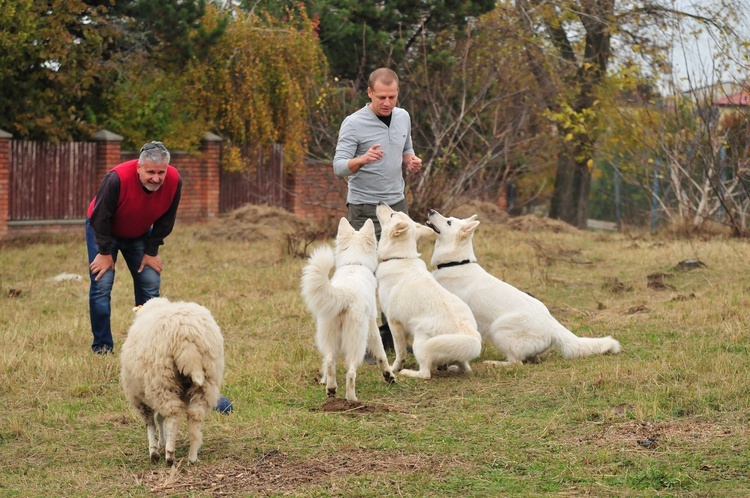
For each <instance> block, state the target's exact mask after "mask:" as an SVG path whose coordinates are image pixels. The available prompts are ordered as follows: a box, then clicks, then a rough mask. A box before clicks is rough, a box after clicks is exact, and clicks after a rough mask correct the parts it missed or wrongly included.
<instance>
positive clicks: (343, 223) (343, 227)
mask: <svg viewBox="0 0 750 498" xmlns="http://www.w3.org/2000/svg"><path fill="white" fill-rule="evenodd" d="M368 221H369V220H368ZM339 233H340V234H342V235H343V234H351V233H354V228H352V226H351V224H350V223H349V220H347V219H346V217H344V216H342V217H341V219H340V220H339Z"/></svg>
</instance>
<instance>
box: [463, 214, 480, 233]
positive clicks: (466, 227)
mask: <svg viewBox="0 0 750 498" xmlns="http://www.w3.org/2000/svg"><path fill="white" fill-rule="evenodd" d="M476 216H477V215H474V216H472V217H471V218H468V219H470V220H474V218H476ZM478 226H479V221H469V222H468V223H464V224H463V226H462V227H461V237H469V236H470V235H471V234H473V233H474V230H476V229H477V227H478Z"/></svg>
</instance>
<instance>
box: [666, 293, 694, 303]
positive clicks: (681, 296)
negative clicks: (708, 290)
mask: <svg viewBox="0 0 750 498" xmlns="http://www.w3.org/2000/svg"><path fill="white" fill-rule="evenodd" d="M696 297H697V296H696V295H695V292H691V293H690V294H688V295H685V294H677V295H676V296H675V297H673V298H672V299H670V301H688V300H690V299H695V298H696Z"/></svg>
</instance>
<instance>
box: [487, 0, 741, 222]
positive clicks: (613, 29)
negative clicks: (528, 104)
mask: <svg viewBox="0 0 750 498" xmlns="http://www.w3.org/2000/svg"><path fill="white" fill-rule="evenodd" d="M731 1H732V0H730V1H728V2H725V4H726V5H725V7H726V8H729V7H731V6H730V5H729V3H731ZM500 8H503V9H506V11H507V12H508V13H509V15H514V16H516V17H517V19H518V26H519V36H520V37H521V38H522V39H523V40H524V43H525V50H526V56H527V60H528V64H529V67H530V68H531V71H532V73H533V74H534V76H535V78H536V80H537V83H538V86H539V88H540V92H541V96H542V98H543V100H544V102H545V105H546V107H547V109H548V111H549V115H550V117H551V118H552V119H553V121H554V122H555V124H556V127H557V130H558V137H559V143H560V152H559V155H558V161H557V172H556V177H555V189H554V192H553V195H552V200H551V206H550V216H551V217H553V218H559V219H561V220H563V221H566V222H568V223H570V224H572V225H575V226H578V227H585V226H586V221H587V218H588V198H589V191H590V187H591V172H592V168H593V164H594V151H595V144H596V142H597V139H598V137H599V134H600V133H601V130H602V123H601V121H600V120H599V112H598V107H599V103H600V101H599V95H598V92H599V90H600V89H601V88H602V86H603V85H604V84H605V83H606V82H607V80H608V78H609V70H610V64H611V62H612V61H613V60H619V61H624V62H625V63H627V62H628V60H629V59H628V57H626V56H625V55H624V54H622V55H621V56H620V58H619V59H615V58H614V54H613V52H614V47H615V46H617V47H619V48H620V49H621V50H622V51H625V50H632V51H633V52H634V53H635V54H636V55H637V56H638V57H640V58H641V59H639V60H636V61H635V62H636V63H640V64H652V65H653V67H654V68H655V69H654V71H658V70H659V67H660V66H663V64H664V58H663V56H664V48H665V47H666V46H667V45H666V42H665V41H664V40H662V39H660V38H659V35H658V30H659V29H661V30H663V29H664V28H665V27H666V25H667V21H668V20H670V19H675V18H679V17H685V16H690V17H691V18H693V19H698V20H700V21H701V22H703V23H705V24H710V25H712V26H715V27H717V28H718V29H723V30H727V29H729V28H728V27H727V24H726V23H725V22H724V21H723V20H722V19H721V18H719V17H718V16H712V17H711V16H704V15H698V14H688V13H685V12H680V11H677V10H675V9H673V8H672V6H671V4H668V3H666V2H659V1H645V2H630V1H621V2H616V1H615V0H560V1H555V2H542V1H540V0H515V1H514V5H513V7H512V9H513V12H512V13H511V6H510V5H509V4H508V3H507V2H504V3H503V4H502V6H501V7H500ZM615 42H617V44H615Z"/></svg>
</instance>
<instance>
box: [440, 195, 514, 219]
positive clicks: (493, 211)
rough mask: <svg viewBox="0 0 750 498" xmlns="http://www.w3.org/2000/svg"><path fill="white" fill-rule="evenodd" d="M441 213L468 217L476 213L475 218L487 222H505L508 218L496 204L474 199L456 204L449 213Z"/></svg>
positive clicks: (456, 216) (455, 216)
mask: <svg viewBox="0 0 750 498" xmlns="http://www.w3.org/2000/svg"><path fill="white" fill-rule="evenodd" d="M441 214H443V215H444V216H452V217H454V218H468V217H469V216H471V215H473V214H475V215H477V220H479V221H480V222H482V223H489V224H505V223H507V222H508V220H509V219H510V216H508V213H506V212H505V211H503V210H502V209H500V208H499V207H497V205H495V204H493V203H491V202H487V201H479V200H476V199H475V200H471V201H468V202H465V203H463V204H457V205H456V207H455V208H453V209H452V210H451V212H450V213H441Z"/></svg>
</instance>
